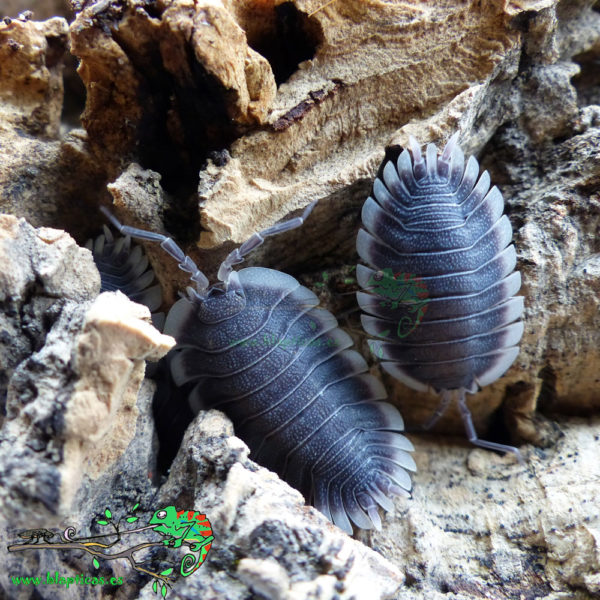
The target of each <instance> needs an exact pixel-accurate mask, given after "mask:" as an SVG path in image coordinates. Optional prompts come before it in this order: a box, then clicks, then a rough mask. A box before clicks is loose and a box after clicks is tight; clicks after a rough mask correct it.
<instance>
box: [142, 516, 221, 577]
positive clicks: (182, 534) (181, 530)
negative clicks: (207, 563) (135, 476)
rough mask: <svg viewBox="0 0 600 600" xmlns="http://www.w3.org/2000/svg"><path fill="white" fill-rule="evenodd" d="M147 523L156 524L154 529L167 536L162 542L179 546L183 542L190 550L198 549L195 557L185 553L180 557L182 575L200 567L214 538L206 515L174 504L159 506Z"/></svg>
mask: <svg viewBox="0 0 600 600" xmlns="http://www.w3.org/2000/svg"><path fill="white" fill-rule="evenodd" d="M148 524H149V525H155V524H156V525H157V526H156V527H154V530H155V531H158V532H159V533H161V534H162V535H164V536H165V537H167V538H168V539H166V540H165V542H164V543H165V544H166V545H167V546H172V547H173V548H179V547H181V545H182V544H183V543H185V544H186V545H188V546H189V547H190V550H191V551H192V552H198V551H200V553H199V554H198V556H197V557H196V555H195V554H186V555H185V556H184V557H183V558H182V560H181V567H180V572H181V574H182V575H183V576H184V577H187V576H188V575H191V574H192V573H193V572H194V571H196V569H198V567H200V565H201V564H202V563H203V562H204V559H205V558H206V556H207V554H208V551H209V550H210V546H211V544H212V541H213V540H214V539H215V538H214V536H213V535H212V529H211V527H210V522H209V520H208V519H207V518H206V515H203V514H202V513H200V512H198V511H194V510H177V509H176V508H175V507H174V506H167V507H165V508H160V509H159V510H157V511H156V512H155V513H154V514H153V515H152V518H151V519H150V521H149V522H148ZM196 558H197V560H196Z"/></svg>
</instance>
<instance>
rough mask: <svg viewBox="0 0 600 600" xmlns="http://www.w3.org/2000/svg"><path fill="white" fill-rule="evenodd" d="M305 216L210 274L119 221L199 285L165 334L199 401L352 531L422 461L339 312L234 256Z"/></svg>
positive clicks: (402, 489)
mask: <svg viewBox="0 0 600 600" xmlns="http://www.w3.org/2000/svg"><path fill="white" fill-rule="evenodd" d="M310 210H312V205H311V206H310V207H309V208H308V209H307V210H306V211H305V213H304V215H303V216H302V217H299V218H296V219H292V220H290V221H287V222H284V223H281V224H279V225H275V226H273V227H271V228H269V229H267V230H265V231H262V232H260V233H256V234H254V235H253V236H252V237H251V238H250V239H249V240H248V241H247V242H245V243H244V244H242V246H241V247H240V248H238V249H236V250H234V251H233V252H232V253H231V254H230V255H229V256H228V257H227V258H226V259H225V261H224V262H223V263H222V265H221V267H220V268H219V271H218V275H217V279H218V281H217V282H216V283H214V284H212V285H209V281H208V279H207V278H206V277H205V276H204V274H203V273H202V272H201V271H200V270H199V269H198V267H197V266H196V265H195V264H194V262H193V261H192V260H191V258H190V257H188V256H186V255H185V254H184V253H183V252H182V251H181V249H180V248H179V247H178V246H176V245H175V243H174V242H173V240H171V239H170V238H167V237H166V236H163V235H161V234H157V233H152V232H146V231H143V230H140V229H135V228H131V227H127V226H123V225H121V224H120V223H119V222H118V221H117V220H116V219H115V218H114V217H113V216H112V215H110V213H108V211H106V210H105V211H104V212H105V214H107V216H108V218H109V219H110V220H111V222H112V223H113V225H115V227H117V229H119V231H121V233H124V234H128V235H131V236H134V237H139V238H143V239H148V240H153V241H157V242H160V244H161V246H162V247H163V248H164V249H165V250H166V251H167V252H168V253H169V254H170V255H171V256H173V257H174V258H175V259H176V260H177V261H178V263H179V267H180V268H181V269H183V270H184V271H186V272H188V273H189V274H190V279H191V281H192V283H193V284H194V286H193V287H192V286H190V287H189V288H188V289H187V293H186V294H185V295H183V297H182V298H181V299H180V300H179V301H178V302H176V304H175V305H174V306H173V307H172V308H171V310H170V312H169V314H168V316H167V319H166V323H165V333H167V334H169V335H172V336H173V337H174V338H175V339H176V341H177V344H176V346H175V348H174V349H173V350H172V351H171V353H170V354H169V357H168V361H169V365H170V370H171V376H172V378H173V380H174V382H175V383H176V384H177V385H178V386H180V387H182V388H184V389H186V390H191V391H190V393H189V402H190V404H191V405H192V407H193V408H194V410H196V411H197V410H199V409H200V408H217V409H219V410H222V411H223V412H225V413H226V414H227V415H228V416H229V417H230V418H231V420H232V421H233V424H234V428H235V431H236V434H237V435H238V436H239V437H241V439H243V440H244V441H245V442H246V444H247V445H248V446H249V448H250V451H251V454H250V456H251V458H253V459H254V460H256V462H258V463H259V464H261V465H263V466H265V467H267V468H269V469H271V470H273V471H275V472H276V473H278V474H279V475H280V476H281V478H282V479H284V480H285V481H287V482H288V483H289V484H290V485H292V486H293V487H295V488H296V489H298V490H299V491H300V492H301V493H302V494H303V495H304V497H305V498H306V499H307V501H308V502H310V503H312V504H314V506H315V507H316V508H317V509H319V510H320V511H321V512H322V513H323V514H324V515H325V516H326V517H328V518H329V519H330V520H331V521H332V522H333V523H335V524H336V525H338V526H339V527H340V528H341V529H343V530H344V531H346V532H348V533H351V532H352V528H353V525H354V526H357V527H359V528H364V529H370V528H372V527H380V518H379V514H378V512H377V506H381V507H382V508H384V509H385V510H390V509H391V508H392V506H393V505H392V502H391V499H390V498H391V497H392V496H393V495H399V496H406V495H408V491H409V490H410V489H411V480H410V476H409V473H408V471H413V470H415V463H414V460H413V458H412V456H411V454H410V453H411V452H412V450H413V447H412V444H411V443H410V441H409V440H408V439H407V438H406V437H404V436H403V435H402V434H401V432H402V431H403V429H404V424H403V421H402V417H401V416H400V413H399V412H398V410H397V409H396V408H395V407H393V406H392V405H391V404H389V403H387V402H384V401H383V400H384V398H385V397H386V393H385V390H384V388H383V386H382V384H381V382H380V381H379V380H377V379H376V378H375V377H373V376H372V375H370V374H368V373H367V364H366V362H365V361H364V359H363V358H362V356H360V354H358V353H357V352H355V351H354V350H351V349H350V347H351V346H352V340H351V338H350V337H349V336H348V335H347V334H346V333H345V332H343V331H342V330H341V329H340V328H339V327H338V324H337V321H336V319H335V318H334V316H333V315H332V314H331V313H330V312H328V311H327V310H325V309H323V308H319V307H318V306H317V304H318V299H317V297H316V296H315V295H314V294H313V293H312V292H311V291H310V290H309V289H307V288H306V287H304V286H302V285H300V283H299V282H298V281H297V280H296V279H295V278H293V277H291V276H290V275H287V274H285V273H282V272H280V271H276V270H273V269H266V268H260V267H249V268H245V269H241V270H240V271H234V270H233V268H232V267H233V265H235V264H239V263H240V262H242V261H243V259H244V256H245V255H247V254H248V253H249V252H251V251H252V250H253V249H254V248H256V247H257V246H258V245H259V244H260V243H262V241H263V240H264V238H265V237H266V236H268V235H275V234H278V233H282V232H283V231H286V230H288V229H292V228H293V227H297V226H299V225H301V224H302V222H303V221H304V219H305V218H306V217H307V216H308V214H309V213H310Z"/></svg>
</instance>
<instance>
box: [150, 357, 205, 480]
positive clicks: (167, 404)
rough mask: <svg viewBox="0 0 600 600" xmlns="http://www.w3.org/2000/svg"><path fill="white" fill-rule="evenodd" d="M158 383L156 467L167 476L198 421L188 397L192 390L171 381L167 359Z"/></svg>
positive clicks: (158, 370) (159, 371)
mask: <svg viewBox="0 0 600 600" xmlns="http://www.w3.org/2000/svg"><path fill="white" fill-rule="evenodd" d="M151 378H152V380H153V381H154V382H155V383H156V392H155V393H154V398H153V400H152V413H153V417H154V426H155V428H156V435H157V437H158V453H157V457H156V466H157V469H158V471H159V472H160V473H161V474H166V473H167V472H168V471H169V469H170V468H171V464H172V463H173V460H174V459H175V457H176V456H177V453H178V452H179V448H180V446H181V442H182V440H183V436H184V434H185V431H186V429H187V427H188V425H189V424H190V423H191V422H192V420H193V419H194V415H193V414H192V410H191V408H190V406H189V404H188V401H187V396H188V393H189V391H190V389H191V387H193V385H192V386H185V387H183V388H178V387H177V386H175V384H174V383H173V381H172V380H171V376H170V373H169V364H168V363H167V362H166V360H165V359H164V358H163V359H162V360H161V361H160V362H159V363H158V365H157V366H156V369H155V371H154V372H153V373H152V376H151Z"/></svg>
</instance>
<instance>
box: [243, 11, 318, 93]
mask: <svg viewBox="0 0 600 600" xmlns="http://www.w3.org/2000/svg"><path fill="white" fill-rule="evenodd" d="M262 23H263V26H262V27H260V28H252V29H248V30H247V31H246V35H247V38H248V44H249V45H250V47H251V48H252V49H253V50H256V52H258V53H259V54H261V55H262V56H264V57H265V58H266V59H267V60H268V61H269V63H270V65H271V69H272V70H273V75H274V76H275V81H276V83H277V85H280V84H282V83H284V82H285V81H287V80H288V79H289V78H290V77H291V75H292V74H293V73H294V72H295V71H296V70H297V69H298V65H299V64H300V63H301V62H303V61H305V60H310V59H311V58H313V57H314V56H315V52H316V49H317V46H318V45H319V43H320V42H321V41H322V39H323V35H322V32H321V29H320V27H319V25H318V24H317V23H316V21H314V20H313V19H309V17H308V15H306V14H304V13H302V12H300V11H299V10H298V9H297V8H296V7H295V6H294V5H293V4H292V3H291V2H284V3H283V4H280V5H278V6H276V7H275V10H274V11H271V15H270V16H268V17H267V18H265V20H264V21H262Z"/></svg>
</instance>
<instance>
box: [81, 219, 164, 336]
mask: <svg viewBox="0 0 600 600" xmlns="http://www.w3.org/2000/svg"><path fill="white" fill-rule="evenodd" d="M85 247H86V248H87V249H88V250H90V251H91V252H92V255H93V257H94V262H95V263H96V267H97V268H98V271H99V272H100V291H102V292H113V291H116V290H119V291H120V292H123V294H125V295H126V296H128V297H129V298H130V299H131V300H133V301H134V302H139V303H140V304H144V305H146V306H147V307H148V308H149V309H150V312H151V313H153V314H152V321H153V323H154V325H155V326H156V327H158V328H159V329H160V328H162V326H163V324H164V314H163V313H156V311H157V310H158V309H159V308H160V305H161V304H162V290H161V288H160V284H159V283H158V282H157V281H156V277H155V276H154V271H153V270H152V267H151V266H150V264H149V261H148V257H147V256H146V253H145V252H144V249H143V248H142V247H141V246H140V245H138V244H133V245H132V244H131V237H129V236H119V237H118V238H117V239H115V237H114V236H113V234H112V232H111V231H110V229H109V228H108V227H106V225H105V226H104V227H103V232H102V233H101V234H100V235H99V236H97V237H96V238H95V239H93V240H88V241H87V242H86V244H85Z"/></svg>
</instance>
